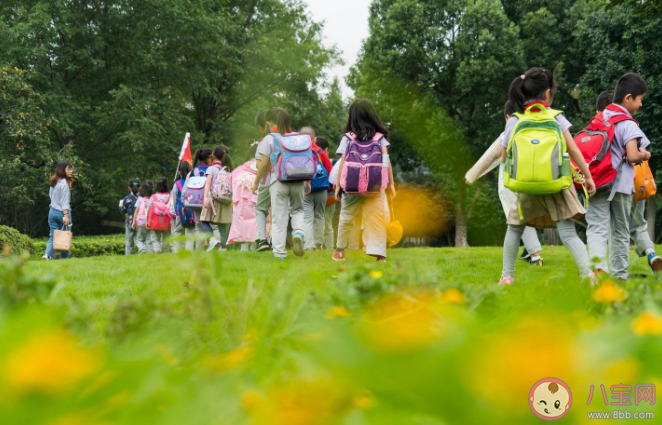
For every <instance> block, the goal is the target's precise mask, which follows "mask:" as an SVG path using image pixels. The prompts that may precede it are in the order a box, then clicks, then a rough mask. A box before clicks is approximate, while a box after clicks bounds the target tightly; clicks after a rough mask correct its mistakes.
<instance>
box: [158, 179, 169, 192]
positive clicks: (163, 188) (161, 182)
mask: <svg viewBox="0 0 662 425" xmlns="http://www.w3.org/2000/svg"><path fill="white" fill-rule="evenodd" d="M156 191H157V192H159V193H168V192H170V185H169V184H168V178H167V177H159V178H158V179H156Z"/></svg>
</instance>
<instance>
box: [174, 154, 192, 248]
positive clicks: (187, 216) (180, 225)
mask: <svg viewBox="0 0 662 425" xmlns="http://www.w3.org/2000/svg"><path fill="white" fill-rule="evenodd" d="M190 172H191V164H189V163H188V161H182V162H180V163H179V168H178V169H177V177H179V178H178V179H177V180H176V181H175V184H174V185H172V191H171V192H170V198H171V199H172V200H173V207H174V209H175V211H174V213H175V218H174V219H173V220H172V230H171V233H172V237H173V238H177V237H180V236H182V235H184V236H185V237H186V242H185V244H184V248H185V249H186V250H187V251H189V252H193V250H194V249H195V244H196V242H198V241H196V234H195V217H194V216H193V211H186V210H185V209H184V204H183V202H182V192H183V191H184V184H185V183H186V176H188V175H189V173H190ZM198 243H199V242H198ZM181 247H182V243H181V242H180V241H175V242H173V251H174V252H175V253H177V252H179V250H180V249H181Z"/></svg>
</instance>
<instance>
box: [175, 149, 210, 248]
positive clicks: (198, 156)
mask: <svg viewBox="0 0 662 425" xmlns="http://www.w3.org/2000/svg"><path fill="white" fill-rule="evenodd" d="M211 155H212V151H211V149H209V148H203V149H198V150H197V151H196V152H195V157H194V159H193V170H192V171H191V172H190V173H189V174H188V175H187V176H186V178H187V180H188V179H189V178H190V177H205V176H206V175H207V168H209V166H210V165H211V163H212V158H211ZM186 190H187V187H186V184H184V190H183V194H182V195H183V196H185V193H186ZM191 209H192V210H193V217H194V219H195V236H196V244H195V246H196V248H202V247H203V246H204V241H203V240H202V239H203V238H202V235H203V234H204V233H205V229H204V228H203V227H202V222H201V221H200V214H201V213H202V208H199V209H198V208H191ZM186 210H189V208H186Z"/></svg>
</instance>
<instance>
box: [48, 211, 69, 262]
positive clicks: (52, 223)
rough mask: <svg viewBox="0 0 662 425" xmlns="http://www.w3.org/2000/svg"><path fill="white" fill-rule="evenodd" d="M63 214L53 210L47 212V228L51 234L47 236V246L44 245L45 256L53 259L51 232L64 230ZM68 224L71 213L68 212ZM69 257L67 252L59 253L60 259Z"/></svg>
mask: <svg viewBox="0 0 662 425" xmlns="http://www.w3.org/2000/svg"><path fill="white" fill-rule="evenodd" d="M63 219H64V213H63V212H62V211H58V210H56V209H54V208H51V209H50V211H49V212H48V227H50V228H51V232H50V234H49V236H48V245H46V254H47V255H48V256H49V257H51V258H55V255H56V254H55V251H54V250H53V232H54V231H56V230H62V229H63V228H64V222H63ZM69 222H70V223H71V212H69ZM69 257H71V254H70V253H68V252H61V253H60V258H61V259H65V258H69Z"/></svg>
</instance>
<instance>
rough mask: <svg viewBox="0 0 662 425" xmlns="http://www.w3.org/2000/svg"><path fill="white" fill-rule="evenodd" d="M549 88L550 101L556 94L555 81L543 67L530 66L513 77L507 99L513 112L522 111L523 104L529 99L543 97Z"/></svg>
mask: <svg viewBox="0 0 662 425" xmlns="http://www.w3.org/2000/svg"><path fill="white" fill-rule="evenodd" d="M547 90H550V103H551V101H552V100H554V95H555V94H556V82H555V81H554V75H553V74H552V72H551V71H549V70H547V69H545V68H531V69H529V70H528V71H526V73H524V74H522V75H520V76H519V77H517V78H515V79H514V80H513V82H512V83H511V84H510V90H509V91H508V100H509V101H510V102H511V103H512V105H511V106H512V108H513V110H515V112H519V113H522V112H524V105H525V104H526V102H527V101H528V100H531V99H543V98H544V97H545V92H546V91H547Z"/></svg>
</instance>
